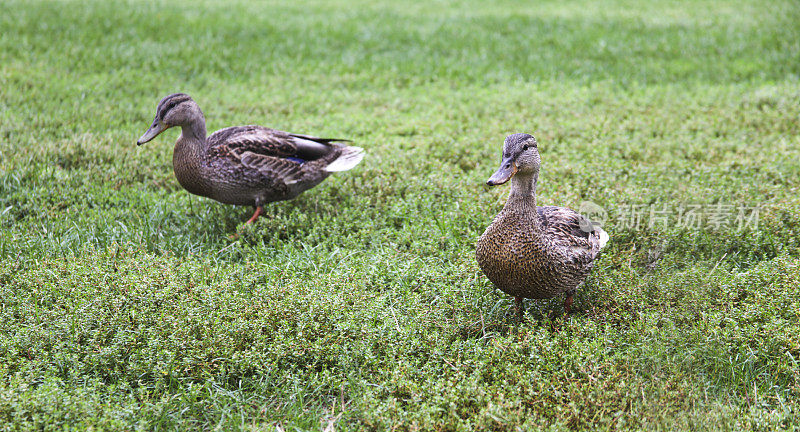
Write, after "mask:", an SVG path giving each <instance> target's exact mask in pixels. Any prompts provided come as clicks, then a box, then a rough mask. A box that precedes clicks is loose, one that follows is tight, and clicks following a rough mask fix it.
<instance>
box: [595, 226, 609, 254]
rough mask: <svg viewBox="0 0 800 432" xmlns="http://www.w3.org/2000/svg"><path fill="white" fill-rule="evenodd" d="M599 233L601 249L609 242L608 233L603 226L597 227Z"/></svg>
mask: <svg viewBox="0 0 800 432" xmlns="http://www.w3.org/2000/svg"><path fill="white" fill-rule="evenodd" d="M595 232H597V234H598V237H599V239H598V243H599V244H600V249H602V248H603V247H605V245H606V243H608V233H607V232H605V231H604V230H603V229H602V228H597V230H596V231H595Z"/></svg>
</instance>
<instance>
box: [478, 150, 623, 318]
mask: <svg viewBox="0 0 800 432" xmlns="http://www.w3.org/2000/svg"><path fill="white" fill-rule="evenodd" d="M537 147H538V144H537V143H536V140H535V139H534V138H533V137H532V136H530V135H527V134H514V135H511V136H509V137H508V138H506V142H505V145H504V151H503V159H502V162H501V166H500V169H499V170H498V171H497V173H495V174H494V175H493V176H492V177H491V178H490V179H489V181H488V182H487V183H488V184H490V185H497V184H502V183H505V182H506V181H508V180H509V179H511V180H512V186H511V192H510V194H509V198H508V201H507V202H506V204H505V206H504V207H503V210H502V211H500V213H499V214H498V215H497V216H496V217H495V218H494V221H493V222H492V224H491V225H489V227H488V228H487V229H486V232H484V233H483V235H482V236H481V237H480V239H479V240H478V243H477V245H476V258H477V261H478V265H479V266H480V267H481V269H482V270H483V272H484V273H485V274H486V276H487V277H488V278H489V280H490V281H491V282H492V283H494V285H495V286H496V287H497V288H499V289H501V290H502V291H503V292H505V293H507V294H510V295H512V296H515V297H517V298H536V299H542V298H550V297H553V296H556V295H558V294H561V293H566V294H567V295H568V302H569V303H570V304H571V297H569V296H571V295H572V293H574V292H575V290H576V288H577V287H578V286H579V285H580V284H581V283H582V282H583V280H584V279H585V278H586V276H587V275H588V274H589V272H590V271H591V269H592V266H593V262H594V259H595V258H596V257H597V255H598V253H599V251H600V249H601V248H602V247H603V246H604V244H605V241H606V240H607V239H608V235H607V234H606V233H605V231H603V230H602V229H600V228H597V227H593V226H591V224H590V223H587V221H583V222H584V223H583V224H582V223H581V222H582V219H581V218H582V216H581V215H579V214H578V213H577V212H575V211H573V210H570V209H568V208H564V207H554V206H545V207H537V206H536V197H535V191H536V182H537V180H538V176H539V163H540V158H539V153H538V149H537ZM581 226H584V227H588V231H587V230H583V229H581Z"/></svg>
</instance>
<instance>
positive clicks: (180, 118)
mask: <svg viewBox="0 0 800 432" xmlns="http://www.w3.org/2000/svg"><path fill="white" fill-rule="evenodd" d="M201 125H202V129H203V131H204V130H205V117H204V116H203V112H202V111H201V110H200V107H199V106H197V103H195V101H194V100H192V98H191V97H190V96H189V95H187V94H184V93H174V94H171V95H169V96H167V97H165V98H164V99H161V102H159V103H158V107H157V108H156V117H155V119H153V124H152V125H151V126H150V129H147V132H145V133H144V135H142V136H141V137H140V138H139V139H138V140H137V141H136V144H137V145H142V144H144V143H146V142H148V141H151V140H152V139H153V138H155V137H157V136H158V134H160V133H161V132H164V131H165V130H167V129H169V128H171V127H173V126H181V127H182V128H183V130H184V133H186V132H187V130H188V131H189V132H193V130H194V129H198V131H197V132H198V133H199V132H200V131H199V129H200V128H199V126H201ZM195 135H197V134H195ZM202 135H205V134H204V133H203V134H202ZM198 138H200V136H198Z"/></svg>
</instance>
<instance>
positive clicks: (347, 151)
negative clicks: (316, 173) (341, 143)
mask: <svg viewBox="0 0 800 432" xmlns="http://www.w3.org/2000/svg"><path fill="white" fill-rule="evenodd" d="M361 159H364V149H362V148H361V147H355V146H347V147H343V148H342V154H341V155H339V157H338V158H336V160H334V161H333V162H331V163H330V164H328V166H327V167H325V171H328V172H336V171H347V170H349V169H351V168H353V167H355V166H356V165H358V163H359V162H361Z"/></svg>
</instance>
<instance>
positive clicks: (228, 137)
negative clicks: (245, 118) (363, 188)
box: [136, 93, 364, 223]
mask: <svg viewBox="0 0 800 432" xmlns="http://www.w3.org/2000/svg"><path fill="white" fill-rule="evenodd" d="M173 126H179V127H180V128H181V136H180V137H179V138H178V141H177V142H176V143H175V150H174V152H173V156H172V166H173V169H174V171H175V177H177V179H178V182H179V183H180V184H181V186H183V188H184V189H186V190H187V191H189V192H191V193H193V194H195V195H200V196H204V197H208V198H212V199H214V200H217V201H219V202H221V203H225V204H237V205H252V206H254V207H255V208H256V210H255V213H254V214H253V216H252V217H251V218H250V219H249V220H248V221H247V223H252V222H254V221H255V220H256V219H257V218H258V216H259V215H260V214H261V213H262V212H263V211H264V209H263V206H264V205H265V204H267V203H270V202H274V201H283V200H288V199H292V198H294V197H296V196H297V195H299V194H301V193H302V192H304V191H306V190H308V189H311V188H312V187H314V186H316V185H318V184H319V183H320V182H322V181H323V180H325V179H326V178H327V177H328V176H329V175H330V174H331V173H332V172H337V171H347V170H349V169H351V168H353V167H355V166H356V165H358V163H359V162H361V159H362V158H363V157H364V150H363V149H361V148H360V147H355V146H350V145H346V144H343V143H344V142H348V141H347V140H342V139H333V138H317V137H313V136H309V135H299V134H291V133H288V132H283V131H279V130H275V129H270V128H266V127H263V126H234V127H229V128H225V129H220V130H218V131H216V132H214V133H213V134H211V136H209V137H206V121H205V116H204V115H203V112H202V111H201V110H200V107H199V106H198V105H197V103H195V101H194V100H192V98H191V97H189V96H188V95H186V94H183V93H176V94H172V95H169V96H167V97H165V98H164V99H162V100H161V102H159V104H158V107H157V108H156V116H155V119H154V120H153V124H152V125H151V126H150V128H149V129H148V130H147V132H145V133H144V135H142V137H141V138H139V140H138V141H137V142H136V143H137V144H138V145H142V144H144V143H146V142H148V141H150V140H152V139H153V138H155V137H156V136H158V134H160V133H161V132H163V131H165V130H167V129H169V128H170V127H173Z"/></svg>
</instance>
